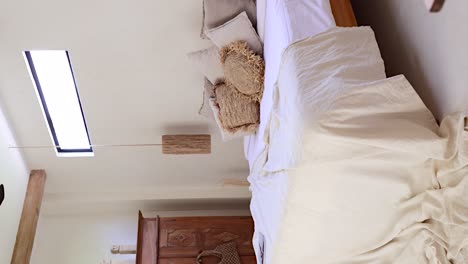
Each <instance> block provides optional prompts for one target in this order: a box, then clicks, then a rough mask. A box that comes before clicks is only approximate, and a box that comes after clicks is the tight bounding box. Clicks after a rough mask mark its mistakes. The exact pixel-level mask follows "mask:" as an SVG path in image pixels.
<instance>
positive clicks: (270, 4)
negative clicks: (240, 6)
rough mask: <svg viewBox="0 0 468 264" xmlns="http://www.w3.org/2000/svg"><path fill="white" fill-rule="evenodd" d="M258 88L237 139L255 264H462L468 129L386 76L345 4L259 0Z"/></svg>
mask: <svg viewBox="0 0 468 264" xmlns="http://www.w3.org/2000/svg"><path fill="white" fill-rule="evenodd" d="M257 8H258V17H257V21H258V31H259V35H260V37H261V38H262V40H263V42H264V58H265V64H266V69H265V87H264V95H263V98H262V101H261V105H260V119H261V121H260V126H259V129H258V132H257V134H256V135H253V136H249V137H246V138H245V140H244V149H245V155H246V158H247V160H248V162H249V165H250V176H249V178H248V180H249V182H250V189H251V191H252V201H251V212H252V216H253V218H254V221H255V233H254V239H253V242H254V248H255V251H256V255H257V262H258V263H468V177H467V175H468V120H467V118H466V116H467V113H454V114H453V115H450V116H447V117H446V118H445V119H444V120H442V121H441V123H440V124H439V123H437V122H436V120H435V119H434V117H433V115H432V113H431V112H430V111H429V110H428V109H427V108H426V106H425V105H424V103H423V102H422V101H421V99H420V98H419V96H418V95H417V94H416V93H415V92H414V89H413V88H412V87H411V85H410V83H409V82H408V81H407V80H406V79H405V78H404V76H395V77H392V78H388V79H387V78H386V76H385V71H384V63H383V61H382V59H381V56H380V51H379V48H378V45H377V42H376V40H375V36H374V34H373V31H372V29H370V28H368V27H360V28H357V27H355V28H337V27H335V26H336V25H338V26H354V25H356V22H355V19H354V15H353V13H352V8H351V5H350V3H349V1H344V0H343V1H339V0H338V1H330V2H328V1H327V0H316V1H313V0H307V1H306V0H304V1H301V0H295V1H292V0H289V1H288V0H267V1H257Z"/></svg>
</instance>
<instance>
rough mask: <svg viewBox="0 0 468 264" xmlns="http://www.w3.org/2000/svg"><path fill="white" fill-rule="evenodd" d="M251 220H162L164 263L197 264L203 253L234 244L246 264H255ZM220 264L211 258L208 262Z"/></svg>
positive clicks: (160, 248)
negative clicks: (228, 243) (220, 245)
mask: <svg viewBox="0 0 468 264" xmlns="http://www.w3.org/2000/svg"><path fill="white" fill-rule="evenodd" d="M253 227H254V226H253V221H252V218H251V217H174V218H161V219H160V226H159V253H158V255H159V262H158V263H160V264H169V263H170V264H179V263H180V264H185V263H187V264H188V263H195V261H194V260H195V258H196V256H197V255H198V254H199V253H200V252H201V251H203V250H207V249H213V248H215V247H216V246H217V245H219V244H223V243H226V242H230V241H235V242H236V243H237V249H238V251H239V255H241V260H242V262H243V264H244V263H245V264H247V263H249V264H250V263H255V253H254V250H253V247H252V236H253ZM210 262H211V263H217V261H216V259H207V260H206V261H204V263H210Z"/></svg>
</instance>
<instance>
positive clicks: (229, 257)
mask: <svg viewBox="0 0 468 264" xmlns="http://www.w3.org/2000/svg"><path fill="white" fill-rule="evenodd" d="M208 256H215V257H218V258H220V259H221V261H220V262H219V263H218V264H241V262H240V257H239V253H238V252H237V246H236V242H229V243H226V244H222V245H219V246H217V247H216V248H215V249H213V250H205V251H203V252H202V253H200V255H198V256H197V263H200V264H202V263H203V257H208Z"/></svg>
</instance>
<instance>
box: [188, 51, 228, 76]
mask: <svg viewBox="0 0 468 264" xmlns="http://www.w3.org/2000/svg"><path fill="white" fill-rule="evenodd" d="M187 57H188V59H189V60H190V61H192V62H193V63H195V64H196V65H197V66H198V67H197V68H199V69H200V71H201V72H202V73H203V74H204V75H205V76H206V78H208V80H209V81H210V82H211V83H212V84H218V83H221V82H224V70H223V65H222V64H221V61H220V57H219V49H218V48H217V47H216V46H212V47H210V48H208V49H204V50H199V51H194V52H190V53H188V54H187Z"/></svg>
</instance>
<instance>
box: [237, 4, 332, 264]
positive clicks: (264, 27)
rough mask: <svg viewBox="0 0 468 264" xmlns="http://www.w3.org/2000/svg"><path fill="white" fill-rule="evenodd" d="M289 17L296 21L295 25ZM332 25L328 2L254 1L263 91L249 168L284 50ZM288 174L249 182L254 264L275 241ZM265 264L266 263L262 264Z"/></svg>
mask: <svg viewBox="0 0 468 264" xmlns="http://www.w3.org/2000/svg"><path fill="white" fill-rule="evenodd" d="M290 18H296V19H295V20H294V23H291V22H290ZM334 26H335V20H334V18H333V14H332V12H331V7H330V2H329V1H328V0H294V1H292V0H257V31H258V33H259V36H260V38H261V40H262V42H264V52H263V55H264V59H265V65H266V67H265V88H264V93H263V98H262V102H261V109H260V119H261V120H260V126H259V130H258V132H257V134H256V135H254V136H249V137H246V138H245V139H244V151H245V156H246V158H247V160H248V161H249V165H250V167H251V168H253V167H254V163H255V161H256V160H257V158H258V157H259V156H261V153H262V152H263V151H264V150H265V142H264V132H265V128H266V125H267V124H268V121H269V119H270V113H271V110H272V107H273V90H274V89H273V88H274V83H275V82H276V79H277V77H278V71H279V67H280V62H281V57H282V54H283V51H284V50H285V49H286V48H287V47H288V46H289V45H290V44H291V43H293V42H295V41H297V40H300V39H303V38H306V37H311V36H314V35H316V34H318V33H321V32H324V31H326V30H328V29H330V28H332V27H334ZM286 187H287V175H286V174H284V173H278V174H277V175H276V176H275V177H274V180H273V181H271V182H270V183H269V184H264V182H259V183H257V182H256V181H251V189H252V190H255V191H253V199H252V203H251V208H250V209H251V211H252V214H253V215H254V216H256V217H255V229H256V232H255V236H254V243H253V244H254V247H255V251H256V253H257V262H258V263H262V261H261V257H262V255H263V251H265V258H268V257H269V256H270V253H271V251H270V250H269V245H270V243H271V241H273V240H274V239H275V235H276V232H275V231H274V230H277V229H278V225H279V219H280V215H279V214H280V212H281V211H282V205H283V204H284V197H285V194H286ZM264 263H268V262H264Z"/></svg>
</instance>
